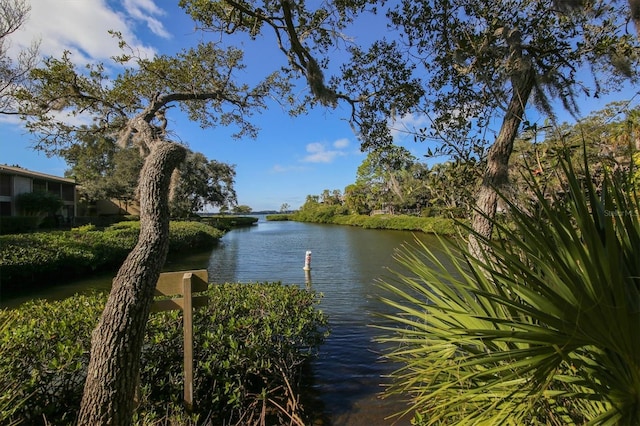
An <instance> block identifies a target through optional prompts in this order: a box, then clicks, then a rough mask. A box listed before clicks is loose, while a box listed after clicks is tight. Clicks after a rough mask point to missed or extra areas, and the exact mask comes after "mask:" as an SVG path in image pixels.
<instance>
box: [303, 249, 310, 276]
mask: <svg viewBox="0 0 640 426" xmlns="http://www.w3.org/2000/svg"><path fill="white" fill-rule="evenodd" d="M302 269H304V270H305V271H310V270H311V251H310V250H307V253H306V255H305V257H304V268H302Z"/></svg>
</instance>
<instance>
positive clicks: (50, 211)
mask: <svg viewBox="0 0 640 426" xmlns="http://www.w3.org/2000/svg"><path fill="white" fill-rule="evenodd" d="M16 203H17V205H18V208H19V209H20V212H21V214H23V215H25V216H39V215H41V214H45V215H54V214H56V213H57V212H58V210H60V207H62V200H61V199H60V197H58V196H57V195H54V194H52V193H50V192H45V191H36V192H23V193H22V194H18V195H17V196H16Z"/></svg>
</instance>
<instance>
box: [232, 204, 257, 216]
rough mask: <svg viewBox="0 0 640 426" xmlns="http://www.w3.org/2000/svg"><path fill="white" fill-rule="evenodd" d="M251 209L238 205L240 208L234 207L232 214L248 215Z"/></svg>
mask: <svg viewBox="0 0 640 426" xmlns="http://www.w3.org/2000/svg"><path fill="white" fill-rule="evenodd" d="M251 211H252V209H251V207H249V206H246V205H244V204H243V205H240V206H235V207H234V208H233V213H234V214H249V213H251Z"/></svg>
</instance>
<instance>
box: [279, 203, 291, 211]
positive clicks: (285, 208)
mask: <svg viewBox="0 0 640 426" xmlns="http://www.w3.org/2000/svg"><path fill="white" fill-rule="evenodd" d="M290 209H291V206H290V205H289V203H282V205H281V206H280V213H286V212H288V211H289V210H290Z"/></svg>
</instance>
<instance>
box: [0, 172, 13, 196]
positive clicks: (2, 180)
mask: <svg viewBox="0 0 640 426" xmlns="http://www.w3.org/2000/svg"><path fill="white" fill-rule="evenodd" d="M0 195H4V196H7V197H10V196H11V176H9V175H0Z"/></svg>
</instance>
